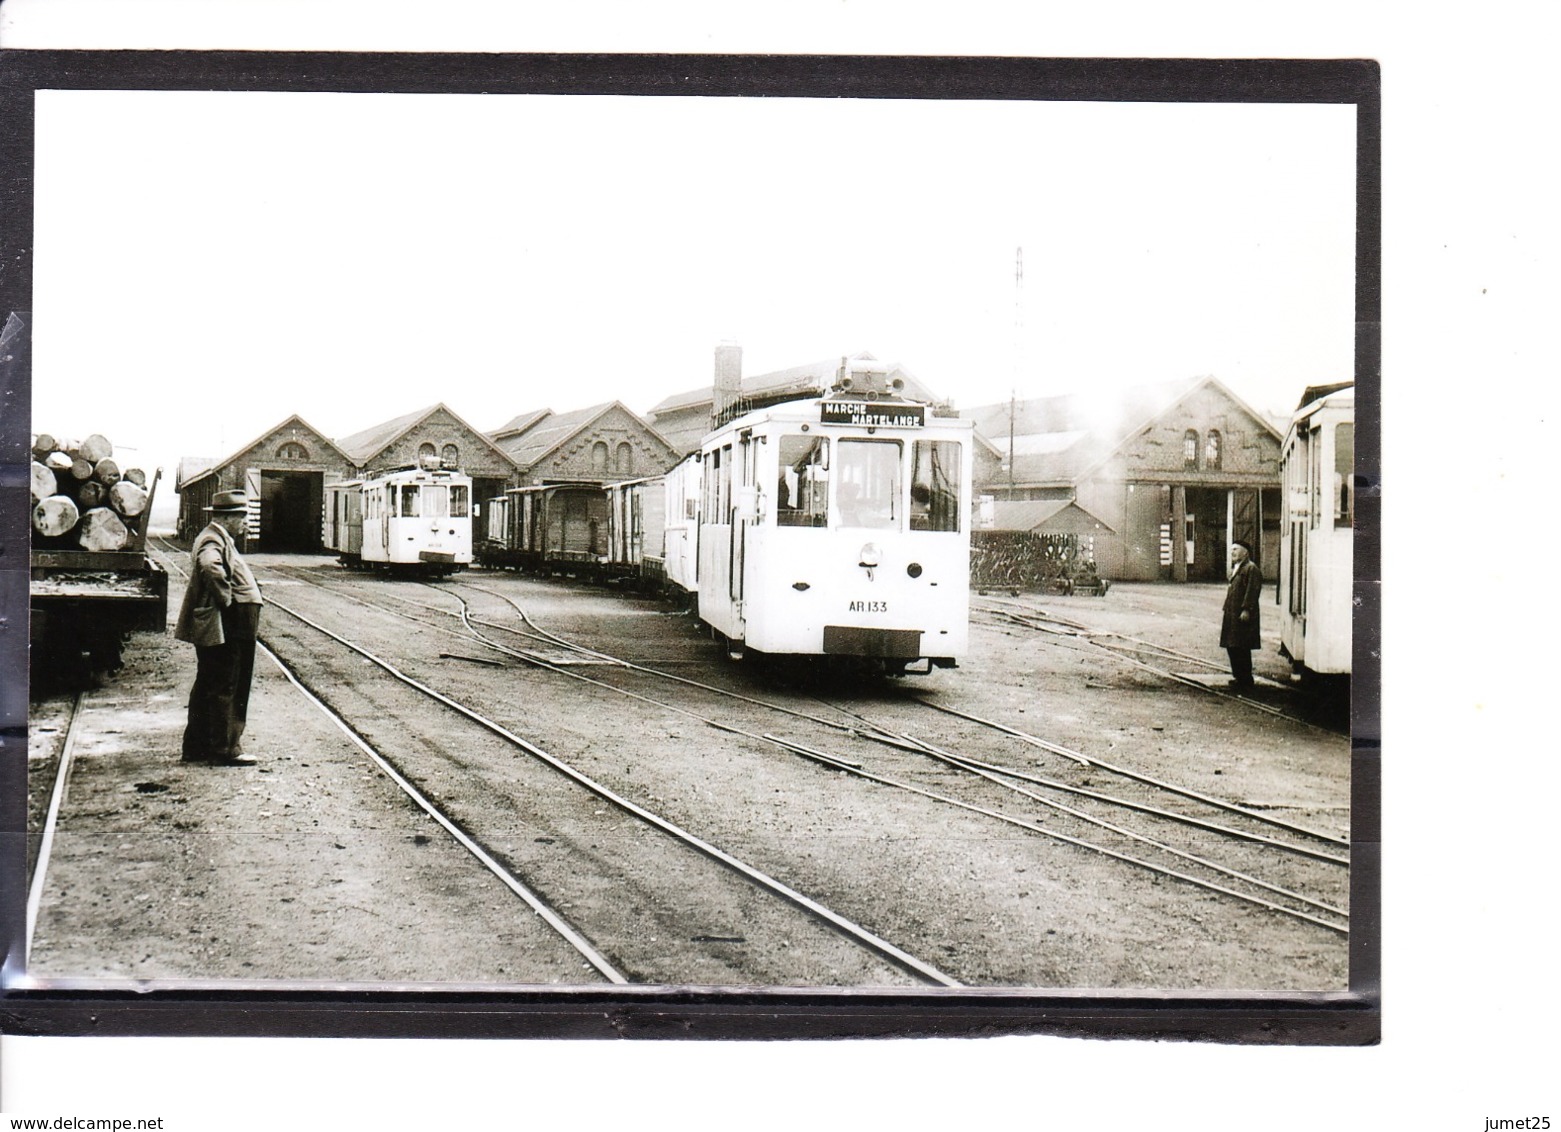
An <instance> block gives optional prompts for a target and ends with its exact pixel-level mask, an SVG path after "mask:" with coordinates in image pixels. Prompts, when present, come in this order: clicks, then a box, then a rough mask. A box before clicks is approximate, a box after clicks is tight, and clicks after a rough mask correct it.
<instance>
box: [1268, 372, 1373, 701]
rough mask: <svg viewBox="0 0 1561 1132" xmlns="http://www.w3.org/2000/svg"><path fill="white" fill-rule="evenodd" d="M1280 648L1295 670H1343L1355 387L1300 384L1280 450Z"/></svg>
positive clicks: (1350, 605)
mask: <svg viewBox="0 0 1561 1132" xmlns="http://www.w3.org/2000/svg"><path fill="white" fill-rule="evenodd" d="M1280 471H1281V476H1282V477H1283V483H1284V497H1285V521H1284V526H1283V528H1282V529H1281V530H1280V535H1279V642H1280V651H1281V652H1282V653H1283V654H1284V655H1285V656H1286V657H1288V658H1289V659H1290V662H1291V664H1292V665H1293V666H1294V667H1295V669H1296V671H1297V672H1298V673H1311V674H1315V675H1323V676H1327V675H1348V674H1349V671H1350V655H1351V646H1352V641H1353V634H1352V631H1351V630H1352V626H1353V620H1352V618H1353V613H1354V602H1353V596H1354V595H1353V584H1354V577H1355V575H1354V549H1355V547H1354V534H1355V531H1354V524H1355V481H1354V471H1355V389H1354V386H1353V385H1341V386H1323V387H1321V388H1317V389H1309V390H1307V396H1306V397H1304V398H1303V399H1302V404H1301V407H1300V408H1299V409H1298V410H1297V411H1296V414H1295V417H1294V419H1293V420H1292V422H1291V425H1290V430H1289V432H1288V433H1287V434H1286V436H1285V442H1284V448H1283V450H1282V451H1281V454H1280Z"/></svg>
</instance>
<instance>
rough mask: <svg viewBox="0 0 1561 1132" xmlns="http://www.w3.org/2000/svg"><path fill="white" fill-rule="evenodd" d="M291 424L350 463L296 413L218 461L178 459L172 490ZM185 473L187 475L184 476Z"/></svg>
mask: <svg viewBox="0 0 1561 1132" xmlns="http://www.w3.org/2000/svg"><path fill="white" fill-rule="evenodd" d="M293 424H296V425H298V426H300V427H301V428H306V429H308V430H309V432H310V433H312V434H313V435H314V436H315V437H317V438H318V439H319V441H320V443H322V444H325V445H328V446H329V447H330V448H331V449H332V450H333V451H335V453H336V455H338V456H340V457H341V458H342V459H343V460H344V461H346V462H347V463H349V464H350V463H352V458H351V457H350V456H348V455H347V453H346V452H344V451H342V449H341V446H340V445H339V444H336V443H333V442H332V440H331V438H330V437H328V436H326V435H325V434H324V433H323V432H321V431H320V430H319V429H317V428H315V427H314V426H313V425H312V424H310V423H309V422H308V421H306V420H304V419H303V418H302V417H300V416H299V415H298V414H297V413H294V414H293V415H292V416H290V417H288V418H287V419H286V420H284V421H282V422H281V423H280V424H274V425H272V426H271V427H270V428H268V429H266V430H265V431H264V432H262V433H261V434H260V435H259V436H257V437H255V438H254V439H253V440H251V441H249V443H247V444H242V445H240V446H239V447H237V448H235V449H234V450H233V451H232V452H230V453H228V455H226V456H224V457H222V459H220V460H208V459H207V458H206V457H204V456H183V457H180V459H179V472H178V478H177V479H176V480H175V481H174V490H175V491H183V490H184V489H185V487H186V486H187V485H189V484H192V483H194V482H195V481H196V480H200V479H204V478H205V477H206V476H209V475H211V474H213V473H214V472H216V471H217V469H219V468H222V467H226V466H227V465H228V464H229V463H231V462H232V461H233V460H235V459H237V458H238V457H239V456H241V455H243V454H244V453H245V452H248V451H249V450H250V449H251V448H253V447H254V446H255V445H257V444H259V443H260V442H261V441H262V440H264V439H265V438H266V437H268V436H270V435H271V434H272V433H275V432H280V431H281V430H282V429H284V428H286V427H287V426H288V425H293ZM200 465H204V466H200ZM186 473H188V474H186Z"/></svg>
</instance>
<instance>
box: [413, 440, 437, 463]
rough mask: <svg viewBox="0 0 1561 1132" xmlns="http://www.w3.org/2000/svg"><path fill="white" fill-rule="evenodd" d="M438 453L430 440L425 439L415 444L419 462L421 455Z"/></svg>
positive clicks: (435, 454)
mask: <svg viewBox="0 0 1561 1132" xmlns="http://www.w3.org/2000/svg"><path fill="white" fill-rule="evenodd" d="M438 454H439V452H438V450H437V449H436V448H435V447H434V446H433V444H432V443H431V442H429V441H427V440H425V441H423V443H421V444H419V445H418V446H417V458H418V460H419V462H421V461H422V459H423V457H425V456H437V455H438Z"/></svg>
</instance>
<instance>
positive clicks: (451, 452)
mask: <svg viewBox="0 0 1561 1132" xmlns="http://www.w3.org/2000/svg"><path fill="white" fill-rule="evenodd" d="M439 457H440V459H442V460H443V461H444V466H445V467H447V468H458V467H460V466H461V450H460V449H459V448H457V447H456V446H455V445H453V444H446V445H445V446H444V448H443V449H441V450H440V452H439Z"/></svg>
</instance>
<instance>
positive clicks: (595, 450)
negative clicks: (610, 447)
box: [591, 440, 607, 476]
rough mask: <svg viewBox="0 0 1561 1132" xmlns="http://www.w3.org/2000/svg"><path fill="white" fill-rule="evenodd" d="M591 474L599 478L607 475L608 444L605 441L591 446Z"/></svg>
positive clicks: (599, 441)
mask: <svg viewBox="0 0 1561 1132" xmlns="http://www.w3.org/2000/svg"><path fill="white" fill-rule="evenodd" d="M591 472H592V473H593V474H594V475H598V476H604V475H606V474H607V442H606V441H605V440H598V441H597V442H596V443H595V444H593V445H591Z"/></svg>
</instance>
